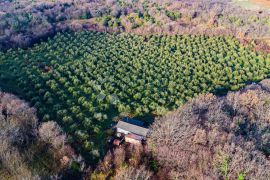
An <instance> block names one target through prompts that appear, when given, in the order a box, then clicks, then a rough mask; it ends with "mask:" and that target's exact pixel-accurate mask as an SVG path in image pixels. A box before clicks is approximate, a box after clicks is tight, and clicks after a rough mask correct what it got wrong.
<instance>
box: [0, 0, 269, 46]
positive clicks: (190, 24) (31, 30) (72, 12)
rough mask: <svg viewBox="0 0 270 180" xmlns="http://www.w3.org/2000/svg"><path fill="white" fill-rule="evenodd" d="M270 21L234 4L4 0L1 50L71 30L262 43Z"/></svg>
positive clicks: (0, 9) (183, 0) (265, 14)
mask: <svg viewBox="0 0 270 180" xmlns="http://www.w3.org/2000/svg"><path fill="white" fill-rule="evenodd" d="M269 17H270V15H269V11H266V10H263V9H262V10H261V11H259V10H258V11H251V10H246V9H243V8H240V7H238V6H237V4H236V3H233V1H231V0H226V1H224V0H181V1H172V0H159V1H156V0H155V1H153V0H143V1H138V0H128V1H122V0H99V1H94V0H80V1H77V0H61V1H58V0H57V1H44V0H34V1H28V0H20V1H18V0H1V1H0V49H4V50H6V49H8V48H10V47H28V46H29V45H31V44H33V43H34V42H37V41H39V40H40V39H42V38H43V39H46V38H47V37H48V36H53V35H54V34H55V33H56V32H59V31H68V30H69V31H79V30H96V31H106V32H129V33H136V34H153V33H154V34H159V33H165V34H207V35H232V36H235V37H238V38H240V39H243V38H247V39H250V38H251V39H260V40H262V39H265V38H269V37H270V32H269V26H270V23H269V22H270V20H269ZM260 44H261V43H260ZM263 44H264V43H263ZM264 45H265V44H264ZM261 48H265V46H262V47H261ZM268 50H269V49H268Z"/></svg>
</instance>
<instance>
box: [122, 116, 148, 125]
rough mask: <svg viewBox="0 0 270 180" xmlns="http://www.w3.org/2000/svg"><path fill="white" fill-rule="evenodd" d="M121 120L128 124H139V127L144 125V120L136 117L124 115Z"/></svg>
mask: <svg viewBox="0 0 270 180" xmlns="http://www.w3.org/2000/svg"><path fill="white" fill-rule="evenodd" d="M123 121H125V122H127V123H130V124H134V125H137V126H141V127H143V126H144V122H142V121H139V120H137V119H133V118H129V117H124V118H123Z"/></svg>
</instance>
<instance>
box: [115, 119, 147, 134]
mask: <svg viewBox="0 0 270 180" xmlns="http://www.w3.org/2000/svg"><path fill="white" fill-rule="evenodd" d="M116 127H117V128H120V129H123V130H125V131H129V132H131V133H134V134H137V135H140V136H146V135H147V133H148V131H149V129H147V128H144V127H140V126H136V125H134V124H130V123H127V122H124V121H119V122H118V123H117V125H116Z"/></svg>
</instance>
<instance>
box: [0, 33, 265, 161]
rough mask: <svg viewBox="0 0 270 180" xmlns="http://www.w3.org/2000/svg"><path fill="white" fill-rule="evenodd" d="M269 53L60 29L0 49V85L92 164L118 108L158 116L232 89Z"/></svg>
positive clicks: (210, 42) (224, 40)
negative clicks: (26, 44)
mask: <svg viewBox="0 0 270 180" xmlns="http://www.w3.org/2000/svg"><path fill="white" fill-rule="evenodd" d="M269 58H270V57H269V55H268V57H267V55H265V54H262V53H258V52H254V51H252V50H250V49H249V48H246V47H244V46H243V45H241V44H240V43H239V42H238V41H237V40H235V39H233V38H230V37H208V36H180V35H174V36H165V35H159V36H155V35H149V36H137V35H127V34H120V35H116V34H112V35H110V34H106V33H98V32H79V33H74V34H73V33H71V34H68V33H64V34H58V35H56V36H55V37H54V38H53V39H49V40H48V42H43V43H41V44H37V45H35V46H34V47H33V48H30V49H28V50H21V49H19V50H9V51H8V52H6V53H1V54H0V63H1V66H0V72H1V76H0V78H1V79H0V80H1V81H0V82H1V83H0V85H1V86H2V87H4V88H6V89H8V90H10V91H14V92H15V93H17V94H19V95H20V96H22V97H24V98H25V99H27V100H28V101H29V102H31V104H32V105H34V106H35V107H36V108H37V109H38V114H39V116H40V117H41V118H42V119H43V120H44V121H47V120H51V119H54V120H58V122H59V124H60V125H61V126H62V127H63V128H64V130H65V131H66V132H67V133H68V135H70V137H71V138H70V141H71V142H72V143H73V145H74V147H75V148H77V150H78V151H79V152H81V153H82V154H84V155H86V156H85V157H86V158H88V160H91V162H92V163H93V162H96V161H97V160H98V159H99V158H100V157H102V156H103V155H104V154H105V151H104V150H105V148H104V146H105V145H104V143H105V138H106V137H107V134H106V129H108V128H109V127H110V125H111V123H112V119H113V118H114V117H116V116H118V115H120V114H121V113H125V114H129V115H131V116H146V115H163V114H165V113H166V112H167V111H168V110H173V109H175V108H177V107H179V106H180V105H182V104H183V103H184V102H186V101H187V100H189V99H191V98H193V97H194V96H197V95H198V94H201V93H205V92H215V93H224V92H227V91H228V90H238V89H239V88H241V87H243V86H244V85H245V84H246V83H249V82H254V81H259V80H261V79H264V78H266V77H267V76H268V74H269V72H270V61H269Z"/></svg>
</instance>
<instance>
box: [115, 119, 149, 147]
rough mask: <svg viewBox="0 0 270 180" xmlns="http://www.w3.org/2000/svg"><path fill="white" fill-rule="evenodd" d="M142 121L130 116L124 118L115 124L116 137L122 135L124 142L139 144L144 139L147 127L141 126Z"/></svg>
mask: <svg viewBox="0 0 270 180" xmlns="http://www.w3.org/2000/svg"><path fill="white" fill-rule="evenodd" d="M143 124H144V123H143V122H141V121H138V120H133V119H130V118H124V119H123V120H122V121H119V122H118V123H117V125H116V133H117V136H118V137H123V138H124V139H125V141H126V142H129V143H132V144H141V143H142V141H143V140H146V136H147V133H148V131H149V129H148V128H145V127H144V126H143Z"/></svg>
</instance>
